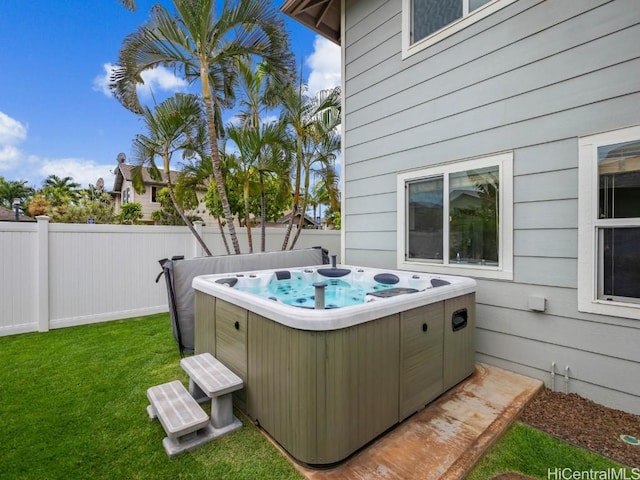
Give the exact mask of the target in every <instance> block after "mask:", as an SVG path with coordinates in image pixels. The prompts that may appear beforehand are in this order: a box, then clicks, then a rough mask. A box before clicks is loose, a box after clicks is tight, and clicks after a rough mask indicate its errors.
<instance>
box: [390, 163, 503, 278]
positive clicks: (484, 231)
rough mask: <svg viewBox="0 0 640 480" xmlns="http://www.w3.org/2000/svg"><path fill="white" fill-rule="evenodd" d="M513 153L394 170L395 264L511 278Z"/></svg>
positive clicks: (445, 271)
mask: <svg viewBox="0 0 640 480" xmlns="http://www.w3.org/2000/svg"><path fill="white" fill-rule="evenodd" d="M512 172H513V154H512V153H503V154H497V155H492V156H489V157H482V158H476V159H471V160H466V161H462V162H457V163H453V164H445V165H438V166H434V167H430V168H425V169H423V170H418V171H410V172H404V173H401V174H399V175H398V192H400V193H399V195H398V247H399V248H398V267H399V268H406V269H412V270H425V271H430V272H441V273H450V274H462V275H473V276H479V277H486V278H500V279H512V278H513V255H512V250H513V234H512V224H513V214H512V212H513V193H512V184H513V173H512Z"/></svg>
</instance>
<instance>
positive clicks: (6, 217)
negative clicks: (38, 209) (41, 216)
mask: <svg viewBox="0 0 640 480" xmlns="http://www.w3.org/2000/svg"><path fill="white" fill-rule="evenodd" d="M18 219H19V220H18V221H19V222H35V221H36V220H35V219H34V218H31V217H30V216H29V215H25V214H24V213H23V212H20V213H19V214H18ZM15 221H16V212H14V211H13V210H11V209H9V208H7V207H3V206H2V205H0V222H15Z"/></svg>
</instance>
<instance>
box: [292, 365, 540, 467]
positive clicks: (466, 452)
mask: <svg viewBox="0 0 640 480" xmlns="http://www.w3.org/2000/svg"><path fill="white" fill-rule="evenodd" d="M541 387H542V382H541V381H539V380H535V379H532V378H529V377H525V376H522V375H518V374H516V373H513V372H509V371H506V370H502V369H500V368H497V367H492V366H489V365H485V364H478V365H477V366H476V371H475V373H474V374H473V375H472V376H471V377H469V378H468V379H467V380H465V381H464V382H462V383H461V384H459V385H457V386H456V387H454V388H453V389H451V390H450V391H449V392H447V393H445V394H444V395H443V396H442V397H440V398H439V399H437V400H436V401H435V402H433V403H432V404H430V405H429V406H428V407H427V408H425V409H424V410H422V411H420V412H418V413H416V414H414V415H413V416H411V417H409V418H408V419H407V420H405V421H404V422H402V423H401V424H399V425H398V426H396V427H395V428H393V429H392V430H390V431H389V432H387V433H386V434H385V435H384V436H382V437H380V438H379V439H377V440H375V441H374V442H373V443H371V444H370V445H368V446H367V447H365V448H364V449H362V450H361V451H359V452H357V453H356V454H354V455H353V456H352V457H351V458H349V459H348V460H346V461H345V462H344V463H342V464H340V465H338V466H336V467H334V468H330V469H324V470H315V469H311V468H308V467H305V466H302V465H299V464H297V463H296V462H295V461H292V463H293V464H294V465H295V467H296V468H297V469H298V470H299V471H300V472H301V473H302V474H303V475H304V476H305V477H306V478H307V479H309V480H333V479H354V480H375V479H385V480H411V479H420V480H430V479H434V480H435V479H446V480H452V479H459V478H464V476H465V475H466V474H467V473H468V472H469V471H470V470H471V468H473V466H474V465H475V463H476V462H477V461H478V459H479V458H480V457H481V456H482V454H483V453H484V452H485V451H486V450H487V449H488V448H489V447H490V446H491V445H492V444H493V443H494V442H495V441H496V440H497V439H498V438H500V436H501V435H502V434H503V433H504V431H505V430H506V429H507V428H508V427H509V426H510V425H511V423H512V422H513V421H514V420H515V419H516V417H517V416H518V414H519V413H520V412H521V410H522V409H523V408H524V406H525V405H526V404H527V402H528V401H529V400H530V399H531V398H533V396H534V395H535V394H536V393H537V392H538V390H539V389H540V388H541Z"/></svg>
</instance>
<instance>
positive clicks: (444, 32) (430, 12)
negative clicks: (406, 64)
mask: <svg viewBox="0 0 640 480" xmlns="http://www.w3.org/2000/svg"><path fill="white" fill-rule="evenodd" d="M514 1H515V0H402V19H403V26H402V30H403V32H402V43H403V45H402V53H403V56H405V57H406V56H409V55H411V54H413V53H415V52H417V51H419V50H422V49H423V48H426V47H428V46H429V45H433V44H434V43H436V42H439V41H440V40H442V39H444V38H446V37H448V36H449V35H452V34H454V33H455V32H458V31H460V30H462V29H463V28H465V27H467V26H468V25H471V24H472V23H474V22H476V21H478V20H480V19H482V18H484V17H486V16H488V15H491V14H492V13H493V12H495V11H497V10H499V9H501V8H504V7H505V6H506V5H509V4H510V3H513V2H514Z"/></svg>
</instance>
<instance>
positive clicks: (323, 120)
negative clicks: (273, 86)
mask: <svg viewBox="0 0 640 480" xmlns="http://www.w3.org/2000/svg"><path fill="white" fill-rule="evenodd" d="M282 105H283V112H282V116H281V120H282V121H283V122H285V123H286V124H287V125H288V128H289V131H290V135H291V143H292V144H293V145H295V147H294V148H293V155H294V165H295V166H294V190H293V211H292V215H291V222H289V225H288V227H287V233H286V234H285V238H284V241H283V244H282V249H283V250H285V249H286V248H287V246H288V243H289V237H290V235H291V230H292V227H293V219H294V218H295V216H296V214H298V213H300V219H299V221H298V229H297V232H296V234H295V236H294V239H293V241H292V243H291V246H290V247H289V248H290V249H293V248H294V246H295V244H296V242H297V240H298V238H299V236H300V231H301V230H302V226H303V225H304V212H305V211H306V210H307V203H308V198H309V187H310V178H311V172H312V171H315V172H316V173H318V174H319V175H320V177H321V178H322V181H323V182H324V184H325V185H326V186H327V190H329V191H333V192H335V190H336V186H337V181H336V179H337V174H336V172H335V168H334V161H335V152H336V151H338V150H339V148H340V138H339V136H338V135H337V133H336V128H337V127H338V125H340V90H339V89H338V88H335V89H332V90H327V91H325V92H321V93H320V94H319V95H318V96H317V97H315V98H311V97H308V96H307V95H306V94H305V92H304V87H303V85H302V83H300V84H299V85H298V87H289V88H287V89H286V90H285V92H284V94H283V97H282Z"/></svg>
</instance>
